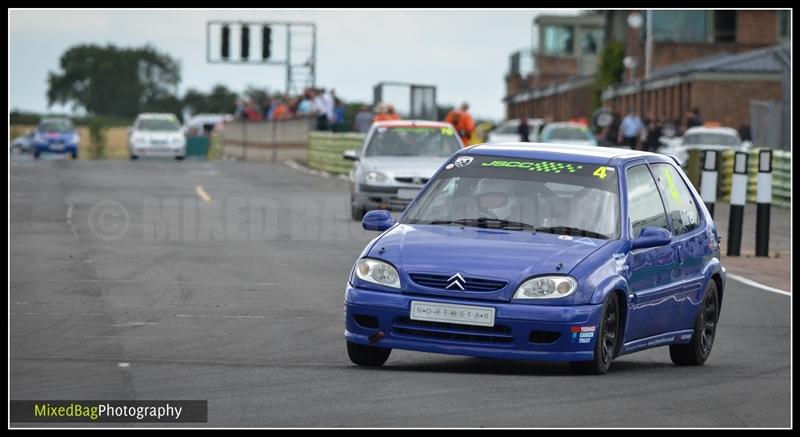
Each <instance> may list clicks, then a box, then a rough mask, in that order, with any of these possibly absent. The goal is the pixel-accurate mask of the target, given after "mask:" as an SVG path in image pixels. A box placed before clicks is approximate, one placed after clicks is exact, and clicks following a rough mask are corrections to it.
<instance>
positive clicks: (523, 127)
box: [517, 115, 531, 143]
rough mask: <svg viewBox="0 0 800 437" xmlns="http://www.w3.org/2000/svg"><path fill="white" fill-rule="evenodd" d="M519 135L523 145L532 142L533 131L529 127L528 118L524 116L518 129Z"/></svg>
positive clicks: (520, 119)
mask: <svg viewBox="0 0 800 437" xmlns="http://www.w3.org/2000/svg"><path fill="white" fill-rule="evenodd" d="M517 133H518V134H519V140H520V141H522V142H523V143H529V142H530V141H531V140H530V135H531V129H530V126H528V117H525V116H524V115H523V116H522V117H520V118H519V127H517Z"/></svg>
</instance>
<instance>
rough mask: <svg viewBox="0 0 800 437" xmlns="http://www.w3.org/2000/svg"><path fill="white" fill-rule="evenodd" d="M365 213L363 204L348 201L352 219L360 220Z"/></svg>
mask: <svg viewBox="0 0 800 437" xmlns="http://www.w3.org/2000/svg"><path fill="white" fill-rule="evenodd" d="M366 213H367V211H366V209H365V208H364V207H363V206H361V205H358V204H353V202H350V217H352V218H353V220H355V221H359V222H360V221H361V220H362V219H363V218H364V214H366Z"/></svg>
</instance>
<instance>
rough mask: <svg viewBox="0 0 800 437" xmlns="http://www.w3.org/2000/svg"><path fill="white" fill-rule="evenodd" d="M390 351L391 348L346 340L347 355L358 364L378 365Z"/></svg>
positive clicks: (387, 356)
mask: <svg viewBox="0 0 800 437" xmlns="http://www.w3.org/2000/svg"><path fill="white" fill-rule="evenodd" d="M391 353H392V350H391V349H386V348H383V347H375V346H365V345H363V344H356V343H350V342H349V341H348V342H347V356H349V357H350V361H352V362H353V364H358V365H359V366H368V367H380V366H382V365H383V363H385V362H386V360H388V359H389V354H391Z"/></svg>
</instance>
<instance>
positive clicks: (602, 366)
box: [569, 293, 622, 375]
mask: <svg viewBox="0 0 800 437" xmlns="http://www.w3.org/2000/svg"><path fill="white" fill-rule="evenodd" d="M620 326H622V325H621V320H620V309H619V299H618V298H617V295H616V294H613V293H612V294H611V295H610V296H609V297H608V298H607V299H606V303H605V305H604V306H603V318H602V319H601V320H600V326H598V327H597V331H596V332H595V346H594V356H593V357H592V360H591V361H573V362H571V363H569V364H570V367H571V368H572V370H573V371H574V372H575V373H582V374H587V375H602V374H604V373H606V372H607V371H608V368H609V367H611V361H612V360H613V359H614V356H615V355H616V353H617V344H618V343H619V340H620V331H621V330H620Z"/></svg>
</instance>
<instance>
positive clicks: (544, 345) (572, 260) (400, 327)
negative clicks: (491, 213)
mask: <svg viewBox="0 0 800 437" xmlns="http://www.w3.org/2000/svg"><path fill="white" fill-rule="evenodd" d="M462 156H469V157H476V158H477V157H481V156H491V157H494V158H501V159H509V160H526V159H527V160H549V161H559V160H565V159H568V160H569V161H570V162H575V163H583V164H585V165H587V166H605V167H606V168H610V169H614V170H615V171H616V174H617V175H619V177H618V184H619V191H618V192H619V193H620V194H622V193H627V180H626V179H627V178H626V176H625V175H626V171H627V170H628V169H630V168H631V167H634V166H639V165H646V166H647V167H648V168H651V167H652V166H653V165H655V164H667V165H670V166H672V167H673V168H676V169H677V170H678V172H679V174H680V175H681V178H682V179H683V183H685V184H686V185H687V187H688V188H689V190H690V193H691V196H692V197H693V201H694V204H695V205H696V206H697V210H698V214H699V217H698V219H697V220H698V221H699V225H698V226H696V227H695V228H694V229H693V230H691V231H689V232H686V233H683V234H681V235H675V236H673V235H671V233H670V235H669V236H668V241H665V242H662V243H661V244H660V245H655V246H653V247H644V248H636V249H632V242H633V240H634V237H633V235H632V228H631V225H630V222H629V219H627V217H629V216H630V215H629V211H628V203H627V201H626V196H625V195H620V196H619V198H620V200H619V208H620V211H619V215H618V217H623V218H626V219H624V220H619V221H620V223H619V227H618V231H617V232H618V233H617V236H616V238H610V239H600V238H588V237H581V238H572V237H569V238H565V237H564V236H562V235H557V234H555V233H545V232H536V231H533V232H531V231H523V230H505V229H486V228H481V227H457V226H441V225H427V224H408V223H405V222H404V219H405V217H406V215H407V214H408V213H409V211H410V210H411V209H412V207H413V206H414V203H415V202H417V201H419V199H420V198H421V197H422V196H423V195H424V193H425V190H427V189H430V187H431V184H432V182H433V181H435V180H436V179H437V177H439V175H440V174H441V173H442V172H443V171H445V168H446V166H447V165H449V166H450V168H452V163H453V162H455V160H456V159H458V158H459V157H462ZM376 217H377V218H378V219H380V218H381V217H380V216H379V215H376V214H372V213H371V215H368V216H367V217H365V219H364V227H365V228H366V229H372V230H383V233H382V234H381V235H380V236H378V237H377V238H375V239H374V240H373V241H371V242H370V243H369V244H368V245H367V247H366V248H365V249H364V250H363V252H362V253H361V255H360V256H359V260H361V259H362V258H369V259H375V260H380V261H383V262H386V263H388V264H390V265H391V266H393V267H394V268H395V269H396V271H397V273H398V276H399V282H400V284H399V288H394V287H386V286H382V285H378V284H376V283H371V282H367V281H365V280H363V279H361V278H359V276H358V275H356V272H355V266H354V269H353V270H352V271H351V274H350V279H349V281H348V284H347V287H346V293H345V301H344V304H345V318H346V330H345V337H346V340H347V342H348V343H350V344H353V345H363V346H372V347H379V348H385V349H387V350H390V349H406V350H413V351H420V352H433V353H444V354H454V355H464V356H477V357H488V358H498V359H526V360H535V361H569V362H581V361H588V360H592V359H593V358H594V357H595V354H596V353H597V352H596V350H597V349H596V348H595V345H596V341H597V336H595V332H596V330H597V329H598V327H599V326H600V325H601V318H602V317H603V308H604V302H606V301H607V300H608V298H609V296H614V297H616V298H617V299H618V302H619V309H620V327H621V330H622V332H621V335H620V338H621V341H619V343H618V345H617V346H616V351H615V352H614V354H613V356H619V355H623V354H627V353H631V352H635V351H639V350H643V349H647V348H651V347H656V346H667V345H680V344H687V343H689V342H691V341H692V338H693V332H696V331H695V321H696V319H697V318H698V314H699V311H700V310H701V304H702V303H703V301H704V294H705V293H706V290H707V289H708V286H709V282H710V281H714V284H713V285H715V286H716V290H717V293H718V302H719V303H718V306H721V301H722V295H723V292H724V289H725V270H724V268H723V267H722V265H721V263H720V253H719V236H718V234H717V230H716V227H715V225H714V223H713V220H712V218H711V216H710V214H709V213H708V211H707V210H706V208H705V206H704V204H703V202H702V201H701V200H700V196H699V194H698V193H697V192H696V191H695V190H694V189H693V188H692V185H691V183H689V181H688V179H687V178H686V176H685V175H684V173H683V172H682V171H680V167H678V166H677V165H676V163H675V162H674V161H673V160H672V159H671V158H669V157H666V156H664V155H656V154H651V153H647V152H634V151H628V150H618V149H609V148H592V147H582V146H562V145H553V144H536V145H531V144H492V145H479V146H473V147H469V148H466V149H463V150H461V151H459V152H457V153H456V154H455V155H453V157H451V158H450V159H449V160H448V161H447V162H446V163H445V165H443V166H442V168H440V169H439V171H438V172H437V173H436V174H435V175H434V177H433V178H431V181H430V182H428V184H427V185H426V187H425V188H424V189H423V190H422V192H421V193H420V194H419V195H418V196H417V198H416V199H415V200H414V201H412V203H411V204H410V205H409V206H408V208H407V209H406V210H405V212H404V213H403V215H402V216H401V217H400V219H399V221H398V222H396V223H395V222H394V221H393V220H391V218H388V219H386V218H384V223H383V224H381V223H380V220H378V222H376V221H375V220H376ZM668 219H669V226H670V227H671V226H672V224H673V223H672V218H670V217H669V216H668ZM665 234H667V233H666V232H665ZM456 274H458V275H459V276H460V278H459V279H461V280H462V282H461V285H466V286H465V287H460V288H463V290H462V289H456V287H452V288H447V287H445V286H444V284H448V283H452V279H453V278H454V276H455V275H456ZM543 275H567V276H570V277H572V278H574V279H575V280H576V281H577V289H576V291H575V292H574V293H572V294H570V295H568V296H566V297H562V298H555V299H541V300H516V299H513V297H514V295H515V291H516V290H517V288H518V287H519V286H520V284H522V283H523V282H524V281H526V280H528V279H530V278H535V277H537V276H543ZM448 281H449V282H448ZM412 301H416V302H425V303H441V304H449V305H453V306H464V307H465V308H467V309H468V308H469V307H471V306H477V307H481V308H492V309H493V311H494V325H493V326H474V325H466V324H453V323H435V322H426V321H420V320H413V319H412V318H411V314H410V312H411V305H412ZM716 311H717V314H718V311H719V307H717V308H716ZM348 347H350V345H348ZM709 352H710V350H709ZM387 356H388V355H387ZM351 359H352V356H351ZM384 361H385V359H384ZM380 364H382V363H380Z"/></svg>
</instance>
